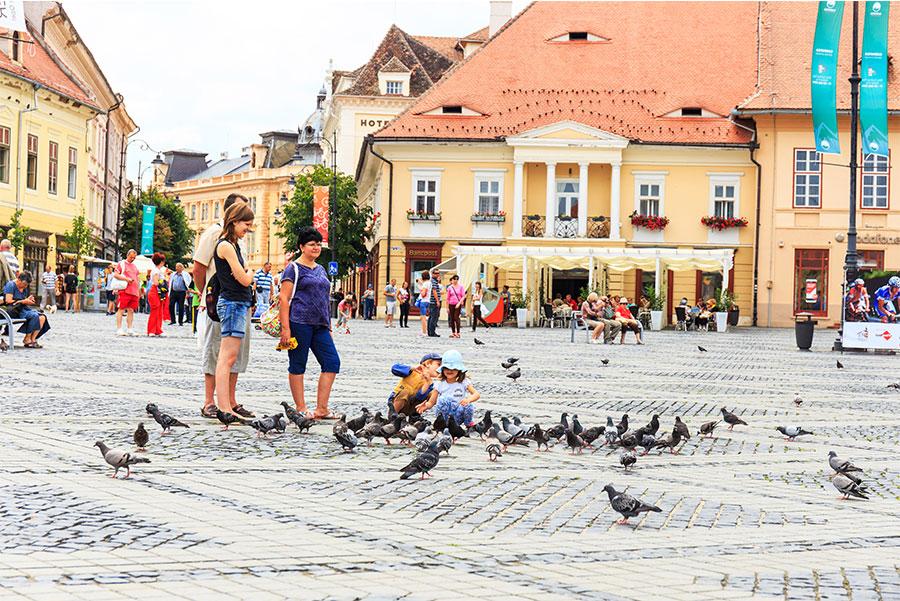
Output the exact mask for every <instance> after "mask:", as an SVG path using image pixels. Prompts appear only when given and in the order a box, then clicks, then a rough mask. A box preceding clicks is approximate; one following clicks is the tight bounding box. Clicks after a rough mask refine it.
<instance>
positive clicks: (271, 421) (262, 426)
mask: <svg viewBox="0 0 900 601" xmlns="http://www.w3.org/2000/svg"><path fill="white" fill-rule="evenodd" d="M246 423H247V425H248V426H250V427H251V428H253V429H254V430H256V437H257V438H259V437H260V436H262V437H264V438H268V436H269V432H271V431H272V430H274V429H275V426H276V420H275V417H274V416H272V415H264V416H262V417H257V418H255V419H251V420H250V421H249V422H246ZM344 425H345V426H346V424H344Z"/></svg>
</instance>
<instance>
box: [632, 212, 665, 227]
mask: <svg viewBox="0 0 900 601" xmlns="http://www.w3.org/2000/svg"><path fill="white" fill-rule="evenodd" d="M630 217H631V225H633V226H635V227H642V228H644V229H647V230H650V231H654V232H656V231H662V230H664V229H666V226H667V225H669V218H668V217H657V216H655V215H640V214H638V212H637V211H635V212H634V213H632V214H631V215H630Z"/></svg>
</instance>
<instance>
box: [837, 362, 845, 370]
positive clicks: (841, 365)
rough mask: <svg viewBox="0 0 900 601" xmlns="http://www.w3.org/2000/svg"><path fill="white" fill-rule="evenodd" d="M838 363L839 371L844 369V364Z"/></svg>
mask: <svg viewBox="0 0 900 601" xmlns="http://www.w3.org/2000/svg"><path fill="white" fill-rule="evenodd" d="M836 363H837V368H838V369H844V364H843V363H841V362H840V361H837V362H836Z"/></svg>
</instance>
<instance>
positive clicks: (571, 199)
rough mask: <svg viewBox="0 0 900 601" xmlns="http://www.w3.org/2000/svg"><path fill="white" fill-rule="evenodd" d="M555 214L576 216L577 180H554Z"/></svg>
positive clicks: (558, 215)
mask: <svg viewBox="0 0 900 601" xmlns="http://www.w3.org/2000/svg"><path fill="white" fill-rule="evenodd" d="M556 216H557V217H578V181H577V180H560V181H557V182H556Z"/></svg>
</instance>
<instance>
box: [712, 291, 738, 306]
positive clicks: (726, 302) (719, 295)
mask: <svg viewBox="0 0 900 601" xmlns="http://www.w3.org/2000/svg"><path fill="white" fill-rule="evenodd" d="M715 299H716V311H731V308H732V307H733V306H734V295H733V294H731V293H730V292H728V290H727V289H726V290H723V289H721V288H716V294H715Z"/></svg>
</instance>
